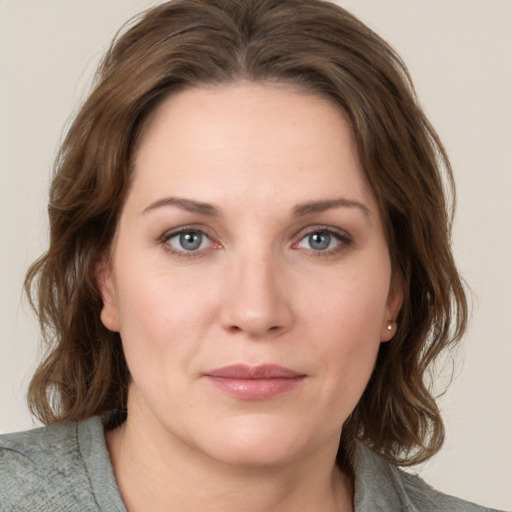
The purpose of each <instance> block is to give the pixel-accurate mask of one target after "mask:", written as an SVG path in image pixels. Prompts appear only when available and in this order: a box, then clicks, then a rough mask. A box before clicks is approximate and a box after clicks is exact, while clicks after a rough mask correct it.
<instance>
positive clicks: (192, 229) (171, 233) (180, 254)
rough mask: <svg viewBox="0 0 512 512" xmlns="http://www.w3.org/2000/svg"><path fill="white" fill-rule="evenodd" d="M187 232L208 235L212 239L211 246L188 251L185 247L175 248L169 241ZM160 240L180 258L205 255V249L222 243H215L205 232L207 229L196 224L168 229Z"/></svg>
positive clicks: (216, 246)
mask: <svg viewBox="0 0 512 512" xmlns="http://www.w3.org/2000/svg"><path fill="white" fill-rule="evenodd" d="M186 233H197V234H200V235H202V236H204V237H206V238H207V239H208V240H209V241H210V244H211V246H210V247H207V248H205V249H200V250H197V251H187V250H185V249H183V250H179V249H175V248H174V247H173V246H172V245H171V244H170V243H169V241H170V240H171V239H172V238H174V237H176V236H179V235H183V234H186ZM159 242H160V243H161V244H162V245H163V247H164V250H166V251H167V252H169V253H170V254H172V255H173V256H177V257H179V258H197V257H200V256H203V255H204V253H205V251H208V250H211V249H215V248H218V247H220V244H217V243H215V242H214V241H213V240H212V238H211V237H210V236H208V234H207V233H205V231H204V230H203V229H201V228H196V227H194V226H183V227H181V228H178V229H174V230H172V231H167V232H165V233H164V234H163V235H162V236H161V237H160V240H159Z"/></svg>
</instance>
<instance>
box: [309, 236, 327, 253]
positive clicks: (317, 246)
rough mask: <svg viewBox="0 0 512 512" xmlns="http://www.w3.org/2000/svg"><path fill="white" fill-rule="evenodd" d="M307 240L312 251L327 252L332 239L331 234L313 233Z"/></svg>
mask: <svg viewBox="0 0 512 512" xmlns="http://www.w3.org/2000/svg"><path fill="white" fill-rule="evenodd" d="M306 239H307V241H308V244H309V247H311V249H314V250H315V251H325V250H326V249H329V247H330V245H331V240H332V237H331V235H330V234H329V233H311V234H310V235H308V236H307V237H306Z"/></svg>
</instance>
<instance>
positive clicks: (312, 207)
mask: <svg viewBox="0 0 512 512" xmlns="http://www.w3.org/2000/svg"><path fill="white" fill-rule="evenodd" d="M332 208H359V209H360V210H361V211H362V212H363V213H364V214H365V216H367V217H369V216H370V214H371V212H370V208H368V206H366V205H365V204H363V203H361V202H359V201H356V200H354V199H347V198H345V197H340V198H338V199H325V200H322V201H311V202H308V203H303V204H299V205H297V206H296V207H295V208H294V209H293V216H294V217H302V216H304V215H309V214H311V213H322V212H325V211H327V210H330V209H332Z"/></svg>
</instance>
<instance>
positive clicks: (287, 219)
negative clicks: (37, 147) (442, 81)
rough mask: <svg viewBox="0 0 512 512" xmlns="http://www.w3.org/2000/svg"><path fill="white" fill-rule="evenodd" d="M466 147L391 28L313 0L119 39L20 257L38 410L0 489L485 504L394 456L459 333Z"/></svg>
mask: <svg viewBox="0 0 512 512" xmlns="http://www.w3.org/2000/svg"><path fill="white" fill-rule="evenodd" d="M443 171H444V173H445V174H444V175H445V176H446V177H447V178H448V180H449V182H450V183H451V180H452V178H451V172H450V166H449V163H448V160H447V158H446V155H445V152H444V150H443V148H442V145H441V143H440V141H439V140H438V138H437V135H436V134H435V132H434V131H433V129H432V128H431V126H430V125H429V123H428V121H427V120H426V118H425V116H424V115H423V113H422V112H421V110H420V109H419V107H418V105H417V103H416V101H415V99H414V95H413V93H412V86H411V84H410V81H409V79H408V75H407V72H406V70H405V68H404V67H403V65H402V64H401V62H400V60H399V59H398V58H397V57H396V55H395V54H394V53H393V52H392V50H391V49H390V48H389V47H388V46H387V45H386V44H385V43H384V42H383V41H382V40H381V39H380V38H378V37H377V36H376V35H375V34H373V33H372V32H371V31H370V30H369V29H368V28H367V27H365V26H364V25H362V24H361V23H360V22H359V21H357V20H356V19H354V18H353V17H352V16H351V15H349V14H348V13H347V12H346V11H344V10H342V9H340V8H339V7H336V6H334V5H332V4H329V3H324V2H319V1H316V0H308V1H303V0H301V1H293V0H286V1H280V2H273V1H266V0H247V1H236V0H231V1H226V0H222V1H221V0H213V1H211V0H209V1H206V0H203V1H199V0H182V1H174V2H170V3H167V4H163V5H161V6H159V7H156V8H154V9H153V10H151V11H149V12H148V13H147V14H146V15H145V16H144V17H143V18H142V19H141V20H140V21H139V22H138V23H137V24H135V25H134V26H132V27H131V28H130V29H128V30H127V31H126V32H125V33H124V34H123V35H121V36H120V37H119V38H118V39H117V41H116V42H115V43H114V44H113V46H112V48H111V49H110V51H109V52H108V54H107V55H106V57H105V60H104V62H103V64H102V67H101V70H100V73H99V79H98V84H97V86H96V88H95V90H94V91H93V92H92V94H91V95H90V97H89V99H88V100H87V101H86V103H85V104H84V106H83V108H82V109H81V111H80V112H79V114H78V116H77V118H76V120H75V122H74V123H73V125H72V126H71V128H70V130H69V133H68V135H67V138H66V140H65V142H64V144H63V147H62V150H61V153H60V155H59V158H58V162H57V172H56V174H55V177H54V180H53V184H52V190H51V197H50V207H49V213H50V227H51V240H50V248H49V250H48V251H47V253H46V254H45V255H43V257H42V258H41V259H40V260H39V261H38V262H36V263H35V264H34V265H33V266H32V267H31V269H30V270H29V273H28V275H27V281H26V285H27V290H28V291H29V293H30V290H31V289H33V288H32V286H33V285H36V286H35V289H37V297H34V299H35V304H36V307H37V309H38V314H39V318H40V320H41V322H42V325H43V327H44V328H45V332H46V336H47V340H48V342H49V343H50V346H51V347H52V348H51V350H50V352H49V354H48V357H47V358H46V359H45V361H43V363H42V364H41V365H40V367H39V368H38V370H37V372H36V374H35V376H34V378H33V380H32V383H31V386H30V391H29V400H30V404H31V407H32V410H33V412H34V414H35V415H36V416H37V417H38V418H40V419H41V421H43V422H44V423H45V424H47V425H51V426H49V427H47V428H45V429H43V430H40V431H37V432H32V433H25V434H14V435H10V436H7V437H4V438H2V452H1V453H2V481H3V482H4V484H3V485H4V489H3V490H2V495H1V496H2V501H1V503H2V506H3V507H4V509H5V510H10V509H18V510H89V509H90V510H98V509H99V510H109V511H110V510H125V509H127V510H130V511H131V510H212V511H213V510H248V511H249V510H275V511H281V510H315V511H322V510H326V511H327V510H343V511H348V510H357V511H360V510H379V509H380V510H400V509H403V510H411V511H412V510H468V511H471V510H484V509H482V508H481V507H478V506H476V505H472V504H469V503H467V502H463V501H460V500H457V499H456V498H451V497H448V496H444V495H441V494H439V493H436V492H435V491H433V490H431V489H430V488H429V487H428V486H426V485H425V484H424V483H422V482H421V481H420V480H419V479H417V478H415V477H412V476H410V475H408V474H406V473H403V472H401V471H399V470H398V469H397V466H399V465H412V464H414V463H418V462H421V461H424V460H426V459H428V458H429V457H431V456H432V455H433V454H434V453H436V451H438V450H439V448H440V446H441V444H442V441H443V425H442V421H441V418H440V414H439V410H438V408H437V406H436V403H435V400H434V398H433V397H432V395H431V394H430V392H429V390H428V389H427V387H426V385H425V384H424V374H425V371H426V370H427V368H428V367H429V365H430V363H431V362H432V361H433V360H434V359H435V358H436V356H437V355H438V354H439V353H440V352H441V351H442V350H443V349H444V348H446V347H447V346H449V345H451V344H452V343H454V342H456V341H457V340H458V339H459V338H460V336H461V335H462V333H463V331H464V328H465V324H466V318H467V306H466V299H465V295H464V290H463V287H462V285H461V282H460V278H459V276H458V274H457V271H456V268H455V266H454V264H453V259H452V255H451V252H450V247H449V230H450V214H449V209H448V208H447V205H446V203H445V198H444V194H443V176H442V174H441V173H442V172H443Z"/></svg>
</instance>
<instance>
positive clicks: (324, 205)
mask: <svg viewBox="0 0 512 512" xmlns="http://www.w3.org/2000/svg"><path fill="white" fill-rule="evenodd" d="M165 206H176V207H178V208H181V209H182V210H185V211H187V212H191V213H198V214H201V215H207V216H209V217H219V216H220V212H219V210H218V209H217V208H216V207H215V206H213V205H211V204H209V203H203V202H200V201H194V200H192V199H185V198H183V197H165V198H163V199H158V200H157V201H155V202H154V203H151V204H150V205H149V206H147V207H146V208H144V210H143V212H142V213H143V214H144V215H145V214H146V213H148V212H150V211H153V210H156V209H158V208H162V207H165ZM333 208H359V209H360V210H361V211H362V212H363V213H364V214H365V216H367V217H368V216H370V209H369V208H368V207H367V206H366V205H365V204H363V203H361V202H360V201H356V200H354V199H347V198H344V197H341V198H338V199H324V200H320V201H310V202H307V203H302V204H299V205H297V206H296V207H295V208H294V209H293V216H294V217H303V216H305V215H310V214H312V213H322V212H325V211H327V210H330V209H333Z"/></svg>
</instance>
